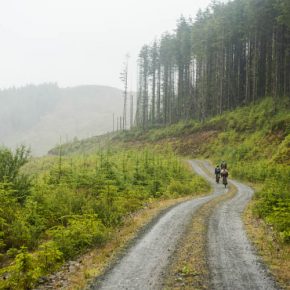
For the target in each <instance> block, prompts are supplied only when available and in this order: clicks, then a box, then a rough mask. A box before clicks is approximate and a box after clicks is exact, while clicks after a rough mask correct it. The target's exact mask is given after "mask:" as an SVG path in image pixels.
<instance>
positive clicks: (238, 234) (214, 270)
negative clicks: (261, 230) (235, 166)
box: [208, 181, 278, 290]
mask: <svg viewBox="0 0 290 290" xmlns="http://www.w3.org/2000/svg"><path fill="white" fill-rule="evenodd" d="M231 183H232V184H234V185H235V186H236V188H237V195H236V196H235V197H234V198H232V199H230V200H227V201H225V202H224V203H222V204H221V205H220V206H219V207H217V208H216V209H215V211H214V213H213V214H212V216H211V217H210V220H209V229H208V262H209V268H210V278H211V279H210V280H211V288H212V289H231V290H233V289H235V290H238V289H251V290H254V289H278V287H277V285H276V283H275V282H274V280H273V278H272V277H271V275H270V274H269V272H268V270H267V269H266V267H265V266H264V265H263V264H262V262H261V260H260V259H259V258H258V257H257V255H256V253H255V249H254V248H253V246H252V245H251V243H250V242H249V240H248V238H247V236H246V233H245V230H244V226H243V222H242V219H241V215H242V212H243V210H244V208H245V206H246V205H247V203H248V202H249V201H250V199H251V198H252V195H253V190H252V189H251V188H250V187H248V186H246V185H244V184H241V183H239V182H236V181H231Z"/></svg>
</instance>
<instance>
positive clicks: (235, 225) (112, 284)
mask: <svg viewBox="0 0 290 290" xmlns="http://www.w3.org/2000/svg"><path fill="white" fill-rule="evenodd" d="M190 163H191V165H192V168H193V169H194V170H195V171H196V172H197V173H198V174H200V175H201V176H203V177H204V178H206V179H207V180H208V181H209V182H210V183H211V185H212V187H213V189H214V190H213V194H211V195H209V196H206V197H201V198H196V199H193V200H190V201H186V202H183V203H181V204H179V205H176V206H175V207H173V208H172V209H170V210H169V211H167V212H166V213H165V214H163V215H161V216H160V218H159V219H157V221H156V222H155V223H154V224H153V225H152V226H151V227H150V228H149V229H148V230H147V231H146V232H145V233H144V234H142V235H141V236H140V237H139V239H137V240H136V242H135V243H134V245H133V246H132V247H131V248H129V249H128V250H127V253H126V254H125V255H124V256H123V258H121V259H120V260H119V261H117V262H116V264H115V265H114V267H112V268H111V270H109V271H108V273H106V274H105V275H104V276H103V277H102V278H101V279H97V280H96V282H95V283H94V284H93V285H92V286H91V288H90V289H120V290H121V289H134V290H137V289H142V290H144V289H146V290H150V289H154V290H156V289H161V288H162V277H163V275H164V272H165V271H166V266H167V265H168V262H169V259H170V256H171V254H172V253H173V251H174V249H175V247H176V245H177V244H178V241H179V238H180V236H181V235H182V233H183V232H184V231H185V229H186V226H187V225H188V223H189V222H190V220H191V218H192V215H193V214H194V212H195V211H196V210H197V209H198V208H199V207H200V206H201V205H202V204H204V203H206V202H207V201H209V200H211V199H213V198H215V197H216V196H218V195H221V194H223V193H225V192H226V191H227V189H224V187H223V185H222V184H216V183H215V181H214V178H213V176H212V175H211V174H209V172H212V171H213V168H212V167H211V166H210V164H209V163H207V162H203V161H196V160H195V161H190ZM230 183H231V184H234V185H235V186H236V187H237V190H238V192H237V195H236V196H235V197H234V198H232V199H230V200H227V201H226V202H224V203H222V204H221V205H220V206H218V207H217V208H216V209H215V210H214V213H213V214H212V216H211V217H210V220H209V231H208V262H209V267H210V273H211V287H212V289H215V290H216V289H230V290H238V289H251V290H252V289H278V288H277V287H276V285H275V282H274V280H273V279H272V278H271V277H270V275H269V274H268V272H267V270H266V268H265V267H264V266H263V264H262V263H261V262H260V260H259V259H258V257H257V256H256V255H255V251H254V249H253V247H252V246H251V244H250V242H249V241H248V239H247V237H246V234H245V231H244V229H243V223H242V220H241V213H242V211H243V209H244V208H245V206H246V204H247V203H248V201H249V200H250V199H251V197H252V195H253V191H252V189H251V188H249V187H247V186H245V185H243V184H241V183H238V182H236V181H231V182H230Z"/></svg>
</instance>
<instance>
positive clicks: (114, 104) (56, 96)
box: [0, 84, 123, 155]
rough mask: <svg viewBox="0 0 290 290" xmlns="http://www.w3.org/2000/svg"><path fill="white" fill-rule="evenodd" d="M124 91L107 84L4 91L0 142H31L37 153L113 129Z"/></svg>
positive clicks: (0, 104) (1, 94) (0, 96)
mask: <svg viewBox="0 0 290 290" xmlns="http://www.w3.org/2000/svg"><path fill="white" fill-rule="evenodd" d="M122 106H123V98H122V91H121V90H119V89H116V88H112V87H106V86H95V85H90V86H78V87H71V88H59V87H58V86H57V85H56V84H43V85H38V86H34V85H29V86H26V87H22V88H11V89H7V90H1V91H0V144H3V145H5V146H8V147H12V148H13V147H15V146H16V145H19V144H25V145H30V146H31V149H32V153H33V154H35V155H41V154H45V153H46V152H47V151H48V150H49V149H50V148H51V147H53V146H54V145H56V144H57V143H59V140H60V137H61V139H62V141H63V142H67V141H68V140H71V139H73V138H74V137H77V138H85V137H89V136H92V135H99V134H103V133H105V132H107V131H111V130H112V114H113V113H115V114H120V113H121V112H122Z"/></svg>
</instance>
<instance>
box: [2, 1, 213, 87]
mask: <svg viewBox="0 0 290 290" xmlns="http://www.w3.org/2000/svg"><path fill="white" fill-rule="evenodd" d="M210 2H211V0H0V41H1V42H0V44H1V45H0V88H7V87H10V86H13V85H15V86H17V87H18V86H22V85H25V84H27V83H33V84H39V83H43V82H57V83H58V84H59V85H60V86H61V87H66V86H75V85H81V84H97V85H108V86H113V87H118V88H121V87H122V84H121V82H120V80H119V75H120V71H121V68H122V63H123V62H124V60H125V55H126V53H129V54H130V55H131V58H130V73H129V75H130V76H131V79H132V80H133V81H132V82H133V83H134V80H135V76H134V75H135V74H136V58H137V55H138V53H139V50H140V48H141V46H142V45H143V44H148V43H150V42H152V41H153V40H154V38H159V37H160V36H161V34H162V33H163V32H165V31H170V32H171V31H172V30H173V29H174V28H175V24H176V20H177V19H178V18H179V17H180V16H181V15H182V14H183V15H184V16H185V17H189V16H192V17H193V18H194V16H195V14H196V12H197V11H198V9H199V8H201V9H204V8H205V7H206V6H207V5H208V4H209V3H210ZM130 86H131V85H130ZM132 88H133V89H135V83H134V84H132Z"/></svg>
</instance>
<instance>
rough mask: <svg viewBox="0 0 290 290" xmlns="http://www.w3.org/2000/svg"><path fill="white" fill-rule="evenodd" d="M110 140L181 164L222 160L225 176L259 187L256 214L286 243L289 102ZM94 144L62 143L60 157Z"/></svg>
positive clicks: (289, 235)
mask: <svg viewBox="0 0 290 290" xmlns="http://www.w3.org/2000/svg"><path fill="white" fill-rule="evenodd" d="M106 138H108V137H106ZM111 138H112V140H111V141H110V144H115V145H117V146H120V145H121V146H123V147H126V148H130V147H134V148H136V147H137V148H143V147H144V145H145V144H146V145H148V146H151V147H154V148H155V149H156V150H160V151H162V150H163V148H164V146H165V147H171V148H172V149H173V151H175V152H176V153H177V154H179V155H181V156H186V157H187V158H198V157H199V158H208V159H210V160H211V161H212V162H214V163H220V162H221V161H222V160H227V162H228V164H229V168H230V174H231V176H233V177H236V178H239V179H242V180H245V181H249V182H254V183H256V184H262V185H264V186H263V188H262V189H261V191H260V192H259V193H258V194H257V195H256V198H257V199H258V200H259V202H258V204H259V206H257V207H256V209H257V210H256V212H257V214H258V215H259V216H260V217H263V218H265V219H266V220H267V221H268V222H269V223H270V224H271V225H273V226H274V227H275V229H276V230H277V231H278V232H279V235H280V238H281V239H282V240H284V241H287V242H289V241H290V224H289V220H290V217H289V212H290V208H289V207H290V188H289V180H290V170H289V165H290V102H289V98H284V99H281V100H280V101H279V102H278V103H275V100H274V99H272V98H266V99H264V100H263V101H260V102H257V103H255V104H251V105H249V106H244V107H241V108H238V109H236V110H234V111H231V112H227V113H225V114H223V115H221V116H217V117H214V118H210V119H208V120H206V121H205V122H204V123H201V122H197V121H188V122H179V123H177V124H174V125H171V126H168V127H165V128H159V129H158V128H155V129H150V130H147V131H142V130H135V131H134V130H131V131H127V132H122V133H119V134H118V135H115V136H111ZM104 140H105V139H104ZM97 142H98V143H97V144H99V141H97ZM95 144H96V141H94V139H90V138H89V139H87V140H83V141H82V143H80V142H78V143H74V142H72V143H68V144H66V145H64V146H63V148H62V150H63V153H64V154H72V153H78V152H80V148H86V151H87V152H90V151H91V152H92V151H93V150H94V148H95V147H96V145H95ZM52 152H53V151H52ZM54 152H55V153H57V152H59V150H58V149H57V148H56V149H54Z"/></svg>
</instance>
